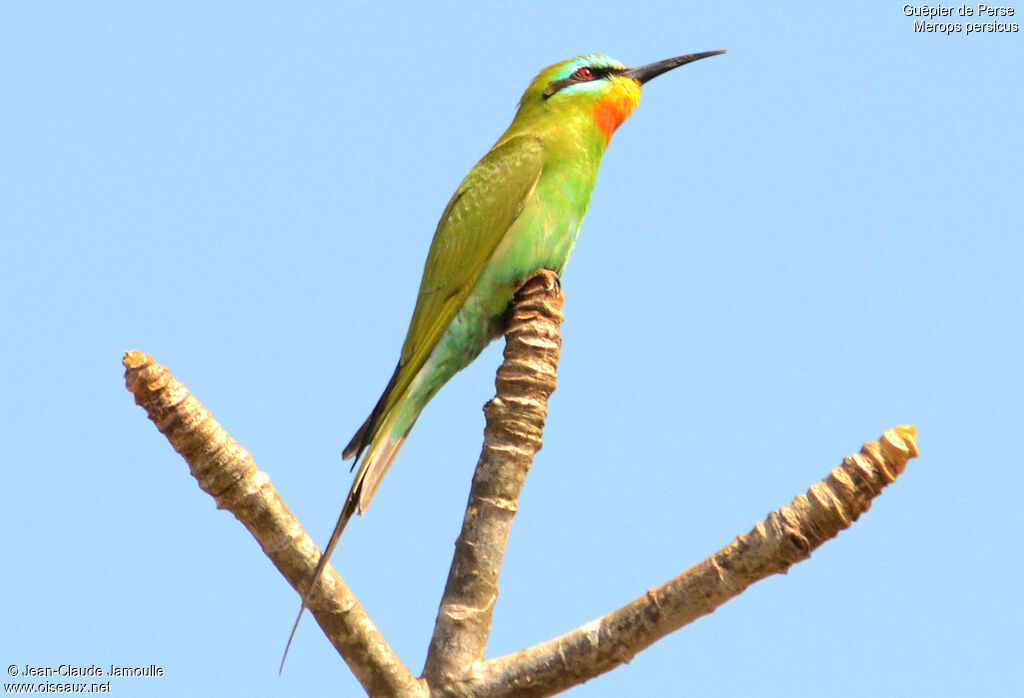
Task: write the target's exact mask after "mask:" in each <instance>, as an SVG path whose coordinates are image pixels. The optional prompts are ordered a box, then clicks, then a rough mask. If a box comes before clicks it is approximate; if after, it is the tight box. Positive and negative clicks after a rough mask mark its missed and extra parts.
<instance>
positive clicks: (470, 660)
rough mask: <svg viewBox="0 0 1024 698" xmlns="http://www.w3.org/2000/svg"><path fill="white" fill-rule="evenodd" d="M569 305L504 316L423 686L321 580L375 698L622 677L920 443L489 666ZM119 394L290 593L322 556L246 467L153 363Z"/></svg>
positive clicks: (549, 304)
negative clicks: (621, 602)
mask: <svg viewBox="0 0 1024 698" xmlns="http://www.w3.org/2000/svg"><path fill="white" fill-rule="evenodd" d="M561 305H562V296H561V290H560V288H559V286H558V282H557V278H555V277H554V275H553V274H550V273H549V272H545V273H542V274H540V275H538V276H536V277H534V278H533V279H531V280H529V281H528V282H527V283H526V284H525V285H524V286H523V288H522V289H521V290H520V292H519V293H518V294H517V295H516V300H515V302H514V304H513V308H512V310H511V314H510V318H509V324H508V329H507V331H506V348H505V360H504V362H503V363H502V366H501V368H500V369H499V371H498V377H497V380H496V386H497V395H496V396H495V398H494V399H493V400H491V401H490V402H489V403H488V404H487V405H486V406H485V408H484V412H485V414H486V417H487V426H486V428H485V431H484V446H483V450H482V452H481V455H480V459H479V461H478V463H477V469H476V472H475V474H474V477H473V484H472V488H471V491H470V496H469V502H468V504H467V507H466V514H465V518H464V520H463V528H462V533H461V534H460V536H459V539H458V542H457V543H456V551H455V556H454V559H453V561H452V566H451V570H450V572H449V577H448V583H447V585H446V587H445V592H444V596H443V598H442V600H441V605H440V609H439V612H438V617H437V622H436V624H435V628H434V636H433V638H432V640H431V644H430V647H429V650H428V655H427V662H426V666H425V667H424V674H423V678H420V679H417V678H415V677H413V676H412V674H411V673H410V672H409V671H408V669H406V668H405V667H404V666H403V665H402V663H401V661H400V660H399V659H398V658H397V657H396V656H395V655H394V653H393V652H392V651H391V649H390V647H389V646H388V645H387V643H386V642H385V640H384V638H383V637H382V636H381V635H380V633H379V631H378V630H377V629H376V627H375V626H374V625H373V623H372V621H371V620H370V619H369V617H368V616H367V615H366V613H365V612H364V611H363V609H362V607H361V606H360V605H359V602H358V600H356V598H355V597H354V596H353V594H352V592H351V591H350V590H349V588H348V587H347V585H346V584H345V582H344V580H343V579H342V578H341V577H340V576H339V575H338V574H337V572H336V571H335V570H334V568H333V567H331V566H330V565H328V566H327V568H326V569H325V570H324V574H323V576H322V578H321V581H320V583H319V584H318V585H317V589H316V591H315V592H314V594H313V595H312V596H311V597H310V610H311V611H312V613H313V615H314V617H315V618H316V619H317V622H318V623H319V624H320V627H321V628H323V630H324V632H325V633H326V634H327V636H328V638H329V639H330V640H331V642H332V643H333V644H334V646H335V647H336V648H337V650H338V652H339V653H340V654H341V655H342V657H343V658H344V660H345V661H346V663H347V664H348V666H349V668H350V669H351V670H352V672H353V673H354V674H355V675H356V677H357V679H358V680H359V681H360V683H361V684H362V686H363V688H364V689H365V690H366V692H367V693H368V694H369V695H372V696H415V697H417V698H422V697H423V696H427V695H428V694H429V695H457V696H546V695H552V694H554V693H558V692H560V691H562V690H565V689H566V688H569V687H571V686H575V685H578V684H581V683H583V682H584V681H586V680H588V679H590V678H593V677H595V676H597V675H599V674H601V673H603V672H606V671H609V670H611V669H613V668H614V667H616V666H618V665H620V664H622V663H624V662H627V661H629V660H630V659H631V658H632V657H633V656H634V655H635V654H636V653H637V652H639V651H641V650H643V649H644V648H645V647H647V646H649V645H650V644H652V643H654V642H656V641H657V640H658V639H660V638H662V637H664V636H665V635H667V634H668V633H670V632H672V631H674V630H677V629H679V628H680V627H682V626H684V625H686V624H687V623H690V622H692V621H693V620H695V619H697V618H699V617H701V616H703V615H706V614H708V613H711V612H712V611H713V610H715V609H716V608H718V607H719V606H720V605H721V604H723V603H724V602H726V601H728V600H729V599H731V598H733V597H734V596H736V595H738V594H740V593H742V592H743V590H744V589H746V588H747V587H748V586H750V585H751V584H753V583H754V582H756V581H758V580H760V579H763V578H765V577H767V576H770V575H772V574H776V573H781V572H785V571H786V570H787V569H788V568H789V567H790V566H791V565H793V564H795V563H797V562H800V561H802V560H805V559H807V557H809V556H810V554H811V552H812V551H813V550H814V549H815V548H817V547H818V546H819V545H821V544H823V543H824V542H825V541H827V540H828V539H830V538H832V537H834V536H835V535H837V534H838V533H839V531H841V530H842V529H844V528H847V527H848V526H850V525H851V523H852V522H853V521H855V520H856V519H857V518H858V517H859V516H860V515H861V514H862V513H864V512H865V511H867V509H868V508H869V507H870V505H871V501H872V499H873V498H874V497H876V496H878V495H879V494H880V493H881V491H882V489H883V488H884V487H885V486H886V485H888V484H890V483H891V482H893V481H894V480H895V479H896V477H897V476H898V475H899V474H900V473H902V472H903V470H904V468H905V467H906V464H907V461H908V460H909V459H910V458H913V457H915V456H916V455H917V447H916V444H915V439H916V431H915V429H914V427H910V426H903V427H896V428H895V429H890V430H889V431H887V432H885V434H883V435H882V438H881V439H880V440H879V441H877V442H872V443H869V444H865V445H864V447H863V448H862V449H861V451H860V453H857V454H854V455H852V456H849V457H847V458H846V459H845V460H844V461H843V464H842V465H841V466H839V467H837V468H835V469H834V470H833V471H832V472H831V474H830V475H829V476H828V477H827V478H826V479H825V480H823V481H822V482H819V483H818V484H816V485H814V486H813V487H811V489H810V490H809V491H808V492H807V493H806V494H802V495H800V496H798V497H797V498H796V499H795V500H794V501H793V502H792V503H791V504H788V505H786V506H783V507H781V508H780V509H779V510H777V511H775V512H773V513H772V514H770V515H769V516H768V518H767V519H766V520H765V521H763V522H761V523H759V524H757V525H756V526H755V527H754V529H753V530H752V531H750V532H749V533H747V534H745V535H742V536H739V537H738V538H736V539H735V540H734V541H733V542H732V543H730V544H729V545H727V546H726V547H725V548H723V549H722V550H720V551H718V552H717V553H715V554H714V555H712V556H711V557H709V558H708V559H707V560H705V561H704V562H701V563H700V564H698V565H696V566H694V567H692V568H691V569H689V570H687V571H686V572H683V573H682V574H680V575H679V576H677V577H675V578H673V579H671V580H669V581H668V582H666V583H664V584H663V585H661V586H660V587H657V588H656V589H650V590H648V591H647V592H646V593H645V594H643V595H642V596H640V597H639V598H637V599H635V600H634V601H632V602H631V603H629V604H627V605H625V606H623V607H622V608H619V609H617V610H615V611H612V612H611V613H609V614H607V615H605V616H603V617H601V618H598V619H596V620H594V621H591V622H590V623H587V624H586V625H583V626H581V627H579V628H577V629H576V630H573V631H570V632H568V633H566V634H565V635H562V636H561V637H557V638H554V639H552V640H548V641H547V642H543V643H541V644H539V645H536V646H534V647H530V648H527V649H524V650H522V651H520V652H517V653H515V654H511V655H508V656H505V657H498V658H496V659H491V660H486V659H484V649H485V647H486V643H487V637H488V634H489V631H490V626H491V620H492V614H493V610H494V604H495V601H496V599H497V596H498V586H497V583H498V574H499V571H500V569H501V563H502V559H503V557H504V554H505V547H506V545H507V542H508V537H509V532H510V529H511V525H512V519H513V517H514V515H515V513H516V509H517V499H518V496H519V492H520V490H521V489H522V486H523V482H524V480H525V478H526V475H527V473H528V471H529V468H530V464H531V462H532V459H533V456H534V454H535V453H536V452H537V450H538V449H540V447H541V433H542V429H543V426H544V420H545V417H546V415H547V399H548V397H549V396H550V395H551V392H552V391H553V390H554V388H555V382H556V369H557V365H558V355H559V350H560V347H561V339H560V336H559V333H558V328H559V324H560V322H561V318H562V315H561ZM124 365H125V368H126V371H125V379H126V384H127V387H128V389H129V390H130V391H131V392H132V393H133V394H134V395H135V400H136V402H137V403H138V404H139V405H141V406H142V407H143V408H144V409H145V410H146V412H147V414H148V415H149V417H150V419H152V420H153V422H154V423H155V424H156V426H157V428H158V429H159V430H160V431H161V432H162V433H163V434H164V435H165V436H167V438H168V440H169V441H170V442H171V444H172V445H173V446H174V448H175V450H177V451H178V452H179V453H180V454H181V455H182V456H183V457H184V458H185V460H186V461H187V462H188V464H189V467H190V469H191V472H192V475H193V476H194V477H195V478H196V480H197V481H198V482H199V485H200V487H201V488H202V489H203V490H204V491H206V492H207V493H208V494H210V495H211V496H212V497H213V498H214V499H215V500H216V502H217V506H218V507H219V508H222V509H227V510H229V511H231V512H232V513H233V514H234V515H235V517H236V518H237V519H238V520H239V521H241V522H242V523H243V524H244V525H245V526H246V528H248V529H249V531H250V532H251V533H252V534H253V536H254V537H255V538H256V540H257V541H259V543H260V545H261V546H262V548H263V550H264V552H265V553H266V554H267V556H268V557H270V559H271V561H272V562H273V563H274V565H275V566H276V567H277V568H278V569H279V570H280V571H281V573H282V574H283V575H284V576H285V578H286V579H287V580H288V581H289V583H291V585H292V586H293V587H295V588H296V589H297V590H300V591H301V590H302V589H303V588H304V587H305V586H306V585H307V584H308V583H309V579H310V577H311V575H312V572H313V569H314V567H315V566H316V563H317V561H318V560H319V555H320V553H319V551H318V549H317V548H316V546H315V545H314V544H313V542H312V540H311V539H310V538H309V536H307V535H306V533H305V532H304V531H303V530H302V527H301V526H300V525H299V523H298V522H297V521H296V520H295V519H294V517H293V516H292V514H291V512H290V511H289V510H288V508H287V507H286V506H285V505H284V503H283V502H282V501H281V499H280V497H279V496H278V495H277V493H276V492H275V491H274V488H273V486H272V485H271V484H270V478H269V477H268V476H267V475H266V474H265V473H263V472H260V471H259V470H258V469H257V468H256V465H255V463H254V462H253V459H252V456H251V455H250V454H249V453H248V452H247V451H245V450H244V449H242V448H241V447H240V446H239V445H238V444H237V443H236V442H235V441H234V440H232V439H231V437H230V436H228V434H227V433H226V432H225V431H224V430H223V429H222V428H221V427H220V425H219V424H217V422H216V421H214V419H213V417H212V416H211V415H210V414H209V412H207V411H206V409H204V408H203V406H202V405H200V404H199V402H198V401H197V400H196V399H195V398H193V397H192V396H191V395H190V394H189V393H188V391H187V390H186V389H185V387H184V386H182V385H181V384H180V383H178V382H177V381H176V380H174V378H173V377H172V376H171V374H170V372H169V371H168V370H167V369H166V368H164V367H162V366H159V365H157V364H156V363H155V362H154V361H153V359H152V357H149V356H147V355H145V354H142V353H141V352H138V351H131V352H128V353H127V354H126V355H125V358H124Z"/></svg>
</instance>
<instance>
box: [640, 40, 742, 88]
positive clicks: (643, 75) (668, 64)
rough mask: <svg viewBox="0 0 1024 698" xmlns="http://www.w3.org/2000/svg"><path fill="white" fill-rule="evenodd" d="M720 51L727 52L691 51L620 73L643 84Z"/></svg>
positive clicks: (715, 54) (717, 52)
mask: <svg viewBox="0 0 1024 698" xmlns="http://www.w3.org/2000/svg"><path fill="white" fill-rule="evenodd" d="M720 53H725V50H724V49H723V50H721V51H704V52H703V53H691V54H689V55H686V56H676V57H675V58H666V59H665V60H663V61H658V62H657V63H648V64H647V65H642V66H640V67H639V68H627V69H626V70H624V71H622V72H621V73H620V75H622V76H623V77H627V78H633V79H634V80H636V81H637V82H638V83H640V84H641V85H643V84H644V83H645V82H647V81H648V80H653V79H654V78H656V77H658V76H659V75H661V74H662V73H667V72H668V71H670V70H672V69H673V68H678V67H679V66H681V65H686V64H687V63H693V62H694V61H699V60H700V59H701V58H707V57H709V56H717V55H718V54H720Z"/></svg>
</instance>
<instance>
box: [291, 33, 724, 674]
mask: <svg viewBox="0 0 1024 698" xmlns="http://www.w3.org/2000/svg"><path fill="white" fill-rule="evenodd" d="M714 53H720V52H712V53H707V54H692V55H690V56H681V57H679V58H673V59H669V60H667V61H661V62H658V63H653V64H650V65H646V66H642V67H640V68H634V69H627V68H626V67H625V66H623V65H622V64H621V63H619V62H617V61H615V60H613V59H611V58H608V57H607V56H602V55H591V56H580V57H577V58H574V59H571V60H569V61H565V62H562V63H558V64H556V65H553V66H550V67H549V68H546V69H545V70H543V71H541V73H540V74H539V75H538V76H537V77H536V78H535V79H534V80H533V82H532V83H531V84H530V86H529V87H528V88H527V90H526V92H525V93H524V94H523V97H522V99H521V100H520V104H519V109H518V111H517V113H516V117H515V119H514V120H513V122H512V124H511V125H510V126H509V128H508V130H506V131H505V133H504V134H503V135H502V136H501V138H499V139H498V141H497V143H495V145H494V146H493V147H492V148H491V150H490V151H489V152H488V153H487V154H486V155H485V156H484V157H483V158H482V159H481V160H480V162H478V163H477V164H476V165H475V166H474V167H473V169H472V170H470V172H469V174H468V175H466V178H465V179H464V180H463V181H462V183H461V184H460V185H459V187H458V189H456V190H455V194H454V195H453V196H452V198H451V200H450V201H449V202H448V205H447V206H446V207H445V209H444V212H443V213H442V214H441V219H440V221H439V222H438V224H437V229H436V231H435V232H434V239H433V241H432V242H431V245H430V251H429V252H428V254H427V261H426V264H425V265H424V268H423V279H422V281H421V282H420V290H419V295H418V296H417V298H416V306H415V308H414V310H413V314H412V320H411V321H410V323H409V331H408V334H407V335H406V339H405V343H404V344H403V346H402V352H401V355H400V358H399V361H398V365H397V367H396V368H395V372H394V375H393V376H392V377H391V381H390V382H389V383H388V385H387V388H386V389H385V391H384V393H383V395H382V396H381V398H380V400H379V401H378V402H377V405H376V406H375V407H374V409H373V411H372V412H371V413H370V416H369V417H368V418H367V420H366V422H364V424H363V425H362V427H361V428H360V429H359V430H358V431H357V432H356V434H355V436H354V437H353V438H352V440H351V442H350V443H349V444H348V446H347V447H346V448H345V451H344V454H343V455H344V457H345V458H346V459H347V458H351V457H355V458H356V459H357V464H358V466H359V468H358V470H357V471H356V476H355V480H354V482H353V484H352V488H351V490H350V491H349V495H348V497H347V499H346V501H345V505H344V507H343V508H342V512H341V516H340V517H339V519H338V523H337V525H336V526H335V530H334V532H333V534H332V536H331V539H330V541H329V542H328V544H327V547H326V549H325V551H324V554H323V556H322V557H321V559H320V563H319V564H318V565H317V569H316V572H315V573H314V576H313V580H312V582H311V585H310V590H309V591H307V592H306V593H305V594H303V601H302V608H301V609H300V610H299V618H301V617H302V610H303V609H304V608H305V607H306V602H307V600H308V596H309V593H310V591H311V590H312V587H313V586H314V585H315V582H316V580H317V579H318V578H319V576H320V573H321V572H322V571H323V568H324V566H325V565H326V563H327V559H328V558H329V557H330V555H331V552H332V551H333V549H334V546H335V545H336V543H337V541H338V538H339V536H340V535H341V532H342V530H343V529H344V527H345V524H346V523H347V522H348V520H349V518H351V516H352V514H353V513H355V512H357V511H358V512H359V513H363V512H364V511H366V508H367V506H369V504H370V500H371V499H372V498H373V496H374V494H375V493H376V491H377V488H378V487H379V486H380V483H381V481H382V479H383V477H384V475H385V474H386V473H387V471H388V468H390V466H391V464H392V462H393V461H394V459H395V456H396V455H397V453H398V450H399V449H400V448H401V446H402V444H403V443H404V441H405V438H406V436H407V434H408V433H409V430H410V429H411V428H412V426H413V424H414V423H415V422H416V419H417V418H418V417H419V415H420V412H421V411H422V410H423V408H424V407H425V406H426V404H427V403H428V402H429V401H430V399H431V398H432V397H433V396H434V395H435V394H436V393H437V391H438V390H439V389H440V388H441V387H442V386H443V385H444V384H445V383H446V382H448V380H449V379H450V378H451V377H452V376H453V375H455V374H456V373H457V372H458V371H460V370H461V369H463V368H465V367H466V366H467V365H468V364H469V363H470V362H471V361H472V360H473V359H475V358H476V357H477V356H478V355H479V354H480V352H481V351H482V350H483V349H484V347H486V346H487V344H488V343H490V342H491V341H492V340H493V339H494V338H496V337H497V336H499V335H500V334H501V332H502V330H503V325H504V318H505V315H506V312H507V310H508V307H509V304H510V303H511V301H512V296H513V294H514V293H515V291H516V289H517V288H518V286H519V285H520V284H521V283H522V282H523V281H525V280H526V279H527V278H528V277H530V276H531V275H533V274H534V273H535V272H537V271H539V270H541V269H550V270H552V271H554V272H556V273H557V274H559V275H561V274H562V271H563V270H564V269H565V265H566V263H567V262H568V260H569V255H570V254H571V252H572V249H573V246H574V245H575V243H576V237H577V235H578V233H579V229H580V225H581V224H582V223H583V217H584V215H585V214H586V211H587V206H588V204H589V203H590V194H591V192H592V191H593V188H594V182H595V181H596V178H597V171H598V167H599V166H600V164H601V157H602V156H603V155H604V151H605V148H606V147H607V145H608V141H609V139H610V138H611V135H612V132H614V130H615V128H617V127H618V126H619V124H620V123H621V122H622V121H623V120H624V119H625V118H626V117H628V116H629V114H630V113H631V112H632V110H633V108H634V107H635V106H636V104H637V103H638V101H639V98H640V85H641V84H643V83H644V82H646V81H647V80H649V79H651V78H653V77H655V76H656V75H659V74H661V73H663V72H665V71H666V70H671V69H672V68H674V67H677V66H679V65H683V64H684V63H688V62H690V61H693V60H697V59H698V58H703V57H705V56H707V55H713V54H714ZM297 626H298V619H297V620H296V627H297ZM294 632H295V630H294V628H293V630H292V634H293V635H294ZM290 643H291V639H289V644H290ZM285 652H286V654H287V649H286V650H285ZM283 664H284V662H283V659H282V666H283Z"/></svg>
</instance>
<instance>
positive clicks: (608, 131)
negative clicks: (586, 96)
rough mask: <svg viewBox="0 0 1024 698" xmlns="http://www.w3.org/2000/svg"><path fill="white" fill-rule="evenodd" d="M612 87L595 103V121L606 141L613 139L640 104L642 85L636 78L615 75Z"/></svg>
mask: <svg viewBox="0 0 1024 698" xmlns="http://www.w3.org/2000/svg"><path fill="white" fill-rule="evenodd" d="M610 87H611V89H610V90H609V91H608V94H606V95H605V96H604V97H602V98H601V99H599V100H598V101H597V102H596V103H595V104H594V123H595V124H596V125H597V128H598V130H600V131H601V133H603V134H604V139H605V142H607V141H610V140H611V139H612V134H613V133H615V129H617V128H618V127H619V126H620V125H621V124H622V122H623V121H625V120H626V118H627V117H629V115H630V114H632V113H633V110H634V109H636V107H637V105H638V104H640V85H639V84H638V83H637V82H636V80H631V79H629V78H623V77H615V78H613V79H612V84H611V86H610Z"/></svg>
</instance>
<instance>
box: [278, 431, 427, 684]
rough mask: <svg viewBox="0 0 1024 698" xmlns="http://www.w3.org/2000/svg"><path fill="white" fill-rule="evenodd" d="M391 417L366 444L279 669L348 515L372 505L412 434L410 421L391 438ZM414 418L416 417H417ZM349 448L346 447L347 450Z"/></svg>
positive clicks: (361, 434) (358, 434) (362, 433)
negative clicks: (400, 433)
mask: <svg viewBox="0 0 1024 698" xmlns="http://www.w3.org/2000/svg"><path fill="white" fill-rule="evenodd" d="M389 421H390V420H385V422H384V424H382V425H380V426H383V427H385V428H384V429H378V430H377V433H376V434H373V435H370V439H371V441H370V443H369V444H368V445H365V447H366V457H365V458H363V461H362V464H360V466H359V470H358V472H356V477H355V480H354V481H353V482H352V488H351V489H350V490H349V492H348V497H346V498H345V506H343V507H342V508H341V514H340V515H339V516H338V523H336V524H335V525H334V532H333V533H331V538H330V540H329V541H327V547H326V548H324V552H323V554H322V555H321V556H320V561H319V562H317V564H316V569H315V570H314V571H313V578H312V580H311V581H310V583H309V588H307V589H306V591H305V593H304V594H302V605H301V606H299V614H298V616H297V617H296V618H295V624H294V625H292V632H291V634H290V635H289V636H288V644H286V645H285V648H284V655H283V656H282V657H281V667H280V668H279V669H278V673H281V671H283V670H284V661H285V659H287V657H288V650H289V648H291V646H292V640H293V639H295V631H296V630H298V629H299V621H300V620H302V613H303V612H304V611H305V610H306V609H307V608H308V607H309V597H310V596H311V595H312V594H313V588H314V587H316V584H317V582H318V581H319V579H320V575H321V574H323V571H324V568H325V567H327V561H328V560H329V559H330V558H331V554H332V553H333V552H334V548H335V547H336V546H337V545H338V540H339V539H340V538H341V534H342V532H343V531H344V530H345V525H346V524H348V521H349V519H351V518H352V514H355V513H358V514H360V515H362V514H363V513H364V512H365V511H366V508H367V507H368V506H369V505H370V500H371V499H373V495H374V494H376V492H377V488H379V487H380V483H381V481H382V480H383V479H384V476H385V475H386V474H387V472H388V468H390V467H391V464H392V463H394V461H395V456H397V455H398V451H399V449H401V448H402V444H404V443H405V438H406V436H408V434H409V429H412V425H411V424H410V425H409V429H406V430H405V433H404V434H402V435H401V436H400V437H398V438H392V437H391V435H390V434H389V432H390V429H389V428H388V427H390V424H389ZM414 421H415V420H414ZM369 423H370V420H367V422H366V423H364V424H363V426H362V427H361V428H360V430H359V431H358V432H356V436H355V437H354V438H353V442H355V441H356V440H357V439H363V438H365V437H366V429H367V425H368V424H369ZM360 450H362V448H359V449H358V450H357V451H356V452H355V453H354V454H353V455H355V457H356V460H357V462H358V460H359V455H360V453H359V451H360ZM348 452H349V449H346V450H345V453H346V454H348Z"/></svg>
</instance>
